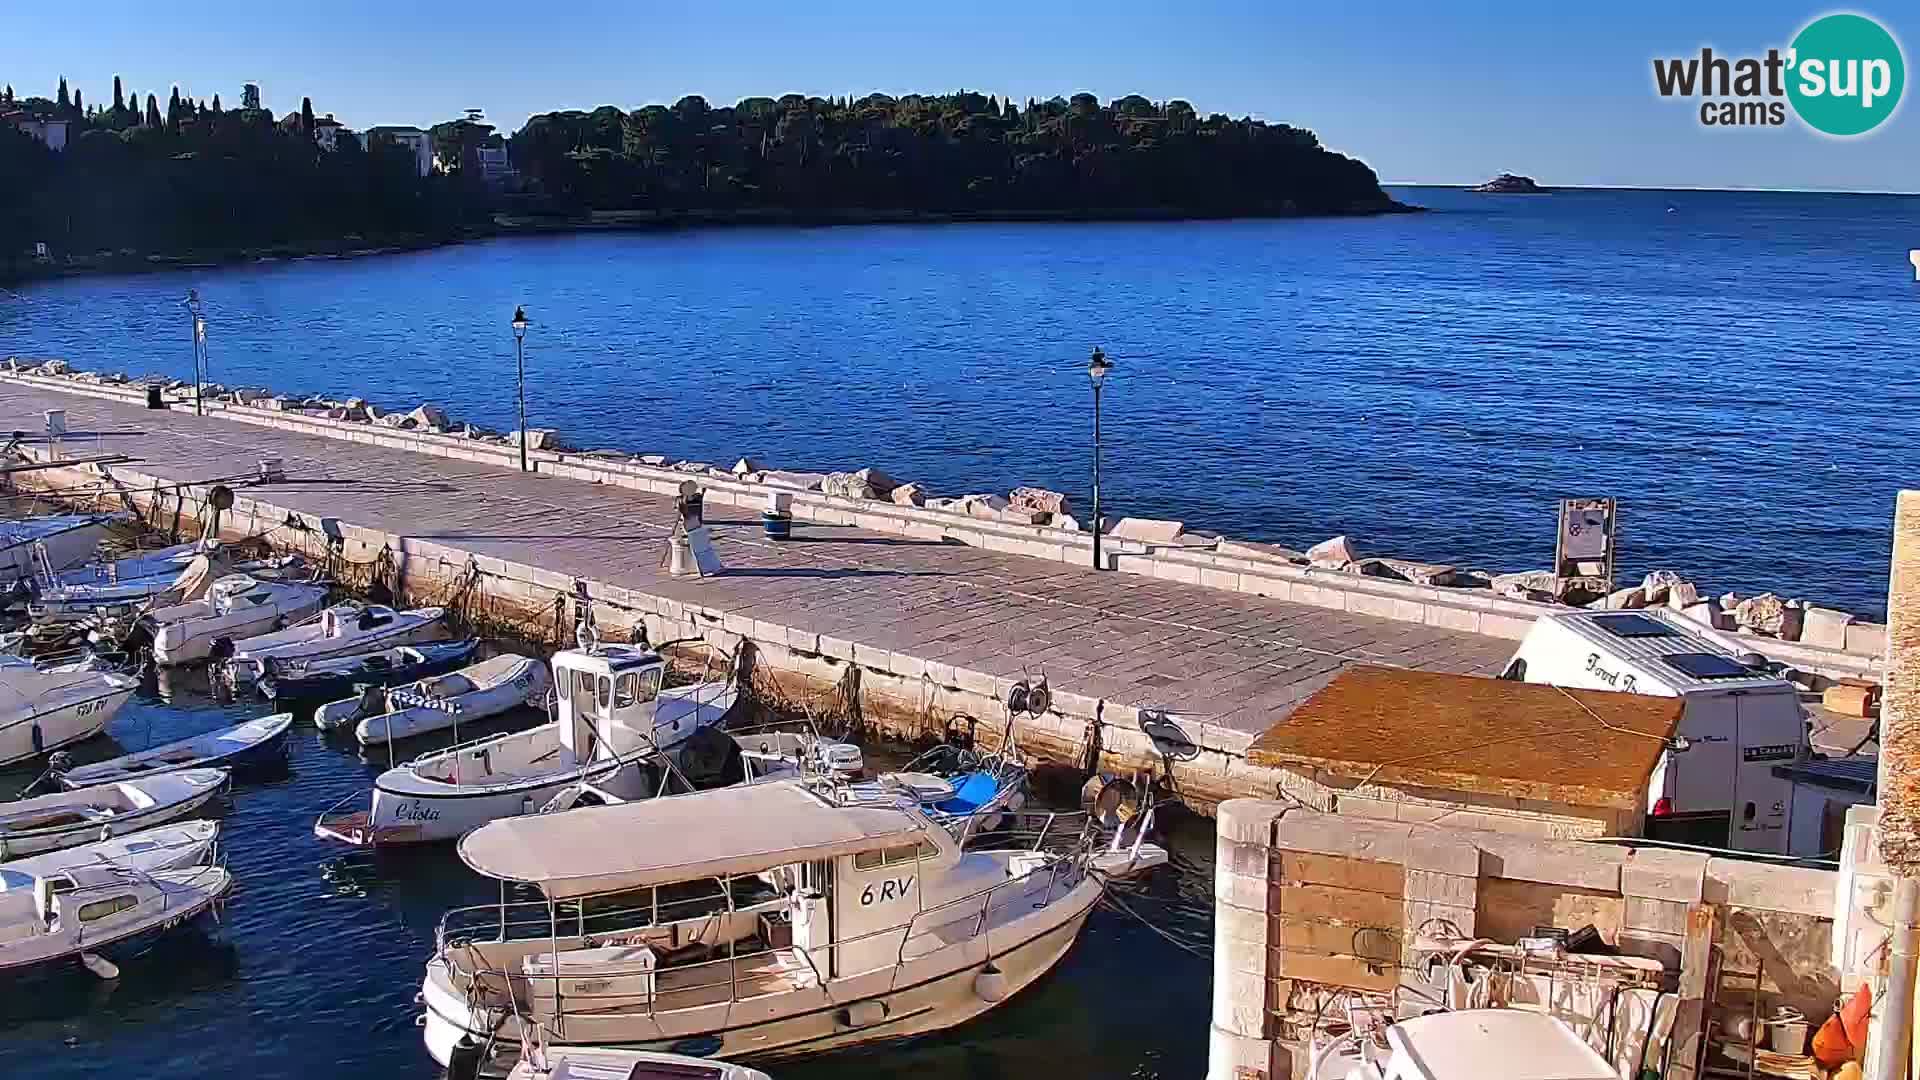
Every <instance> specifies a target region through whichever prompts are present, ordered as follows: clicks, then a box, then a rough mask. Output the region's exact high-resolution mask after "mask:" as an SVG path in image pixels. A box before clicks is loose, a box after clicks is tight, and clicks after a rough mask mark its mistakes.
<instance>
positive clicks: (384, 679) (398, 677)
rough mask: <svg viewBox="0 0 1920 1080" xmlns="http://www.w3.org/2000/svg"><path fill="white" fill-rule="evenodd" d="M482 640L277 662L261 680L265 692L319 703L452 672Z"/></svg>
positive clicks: (293, 699) (282, 697)
mask: <svg viewBox="0 0 1920 1080" xmlns="http://www.w3.org/2000/svg"><path fill="white" fill-rule="evenodd" d="M479 648H480V639H479V638H466V639H464V640H461V641H430V642H425V643H422V644H419V645H396V646H394V647H393V648H390V649H381V650H379V651H377V652H367V653H354V654H352V655H350V656H335V657H331V658H328V659H325V660H275V661H272V662H270V663H268V664H267V671H266V674H265V675H263V676H261V678H260V690H261V692H262V693H264V694H266V695H267V696H268V697H271V698H276V699H279V700H282V701H318V700H323V699H328V698H332V697H334V696H336V695H340V694H345V693H349V692H351V691H352V690H353V688H354V687H355V686H357V685H358V686H393V685H394V684H396V683H406V682H413V681H414V680H416V679H424V678H426V677H427V676H429V675H439V674H441V673H443V672H447V671H452V670H453V669H455V668H457V667H460V666H461V665H462V664H465V663H467V662H468V661H470V660H472V659H473V654H474V653H475V652H476V651H477V650H478V649H479Z"/></svg>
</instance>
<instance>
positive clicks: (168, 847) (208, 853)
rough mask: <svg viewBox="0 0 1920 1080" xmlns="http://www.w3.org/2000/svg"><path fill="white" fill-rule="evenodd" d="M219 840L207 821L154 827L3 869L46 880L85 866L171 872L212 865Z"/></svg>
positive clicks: (31, 858) (215, 827) (14, 861)
mask: <svg viewBox="0 0 1920 1080" xmlns="http://www.w3.org/2000/svg"><path fill="white" fill-rule="evenodd" d="M219 839H220V823H219V822H217V821H210V820H208V819H206V818H196V819H195V820H192V821H176V822H174V823H173V824H171V825H156V826H154V827H153V828H151V829H141V830H139V831H138V832H130V833H127V834H126V835H124V836H114V837H109V838H107V839H105V840H95V841H94V842H93V843H91V844H78V845H75V846H74V847H70V848H61V849H60V850H58V851H49V852H47V853H46V854H44V855H29V856H27V857H25V858H21V859H12V860H9V861H8V862H7V863H6V868H7V869H8V870H12V871H14V872H15V873H20V874H32V875H34V876H36V877H47V876H48V875H51V874H55V873H59V872H61V871H64V870H71V869H74V868H76V867H87V866H118V867H121V868H122V869H126V870H132V871H134V872H136V873H142V874H151V873H153V872H154V871H156V870H174V869H178V868H180V867H182V866H199V865H201V864H202V863H206V862H211V861H212V859H213V853H214V845H215V844H217V843H218V842H219Z"/></svg>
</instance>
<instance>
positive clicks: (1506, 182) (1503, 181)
mask: <svg viewBox="0 0 1920 1080" xmlns="http://www.w3.org/2000/svg"><path fill="white" fill-rule="evenodd" d="M1467 190H1468V191H1484V192H1486V193H1488V194H1490V195H1545V194H1546V193H1547V189H1546V188H1543V187H1541V186H1540V185H1539V184H1536V183H1534V182H1533V177H1531V176H1520V175H1517V174H1515V173H1501V174H1500V175H1499V176H1496V177H1494V178H1493V179H1491V180H1489V181H1487V182H1486V183H1484V184H1481V185H1480V186H1479V187H1474V188H1468V189H1467Z"/></svg>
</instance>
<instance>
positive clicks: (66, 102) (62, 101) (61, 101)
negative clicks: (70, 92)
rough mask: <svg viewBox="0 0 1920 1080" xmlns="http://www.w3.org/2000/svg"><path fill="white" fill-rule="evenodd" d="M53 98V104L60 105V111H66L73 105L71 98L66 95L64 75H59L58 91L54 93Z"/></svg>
mask: <svg viewBox="0 0 1920 1080" xmlns="http://www.w3.org/2000/svg"><path fill="white" fill-rule="evenodd" d="M53 100H54V104H56V105H58V106H60V111H61V112H66V111H67V110H68V109H70V108H72V107H73V102H72V100H71V99H69V98H68V97H67V77H66V76H65V75H62V76H60V93H59V94H58V95H56V96H55V97H54V99H53Z"/></svg>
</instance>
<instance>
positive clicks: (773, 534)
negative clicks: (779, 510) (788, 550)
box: [760, 511, 793, 540]
mask: <svg viewBox="0 0 1920 1080" xmlns="http://www.w3.org/2000/svg"><path fill="white" fill-rule="evenodd" d="M760 527H761V528H762V529H765V530H766V531H767V539H769V540H785V539H786V538H787V537H789V536H792V535H793V515H792V514H776V513H773V512H772V511H767V512H765V513H762V514H761V515H760Z"/></svg>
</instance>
